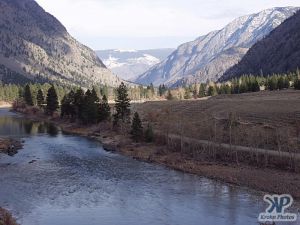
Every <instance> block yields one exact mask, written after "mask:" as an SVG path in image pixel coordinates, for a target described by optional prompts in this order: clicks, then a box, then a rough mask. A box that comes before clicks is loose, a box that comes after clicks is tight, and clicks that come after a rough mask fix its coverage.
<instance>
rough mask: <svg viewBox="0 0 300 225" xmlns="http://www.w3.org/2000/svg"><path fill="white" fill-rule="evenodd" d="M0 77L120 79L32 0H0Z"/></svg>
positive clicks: (21, 80) (9, 79)
mask: <svg viewBox="0 0 300 225" xmlns="http://www.w3.org/2000/svg"><path fill="white" fill-rule="evenodd" d="M0 79H1V81H2V82H3V83H24V82H28V81H32V82H57V83H62V84H73V85H80V86H85V87H87V86H90V85H92V84H108V85H111V86H115V85H117V84H118V83H120V79H119V78H118V77H117V76H115V75H113V74H112V73H111V72H110V71H109V70H108V69H107V68H106V67H105V65H104V64H103V63H102V61H101V60H100V59H99V58H98V57H97V55H96V54H95V53H94V51H92V50H91V49H89V48H88V47H86V46H84V45H82V44H80V43H79V42H78V41H76V40H75V39H74V38H73V37H71V36H70V34H68V32H67V30H66V28H65V27H64V26H63V25H62V24H61V23H60V22H59V21H58V20H57V19H56V18H54V17H53V16H52V15H50V14H49V13H47V12H45V11H44V10H43V9H42V8H41V7H40V6H39V5H38V4H37V3H36V2H35V1H34V0H0Z"/></svg>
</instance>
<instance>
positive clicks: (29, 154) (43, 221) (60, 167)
mask: <svg viewBox="0 0 300 225" xmlns="http://www.w3.org/2000/svg"><path fill="white" fill-rule="evenodd" d="M1 136H2V137H16V138H22V140H24V148H23V149H22V150H20V151H19V153H18V154H17V155H15V156H14V157H10V156H6V155H0V206H2V207H5V208H7V209H9V210H11V211H12V212H13V213H14V215H15V216H16V217H17V218H18V222H19V223H20V224H21V225H227V224H228V225H248V224H249V225H250V224H257V217H258V214H259V213H260V212H263V211H265V209H266V207H267V205H266V203H264V202H263V195H264V194H263V193H260V192H257V191H253V190H250V189H247V188H242V187H236V186H231V185H228V184H225V183H222V182H217V181H213V180H210V179H206V178H203V177H199V176H196V175H190V174H185V173H182V172H177V171H174V170H171V169H168V168H165V167H163V166H158V165H155V164H148V163H143V162H139V161H136V160H133V159H130V158H127V157H124V156H121V155H118V154H114V153H109V152H106V151H104V150H103V148H102V146H101V144H99V143H97V142H95V141H92V140H89V139H87V138H83V137H78V136H73V135H68V134H64V133H63V132H61V131H60V130H59V128H57V127H55V126H53V125H49V124H45V123H36V122H35V123H33V122H30V121H26V120H24V119H23V118H21V117H19V116H17V115H16V114H13V113H9V112H8V110H5V109H0V137H1ZM294 210H295V209H294ZM286 224H290V225H292V224H300V222H299V221H298V222H294V223H286Z"/></svg>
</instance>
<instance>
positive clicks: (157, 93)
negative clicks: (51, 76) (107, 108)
mask: <svg viewBox="0 0 300 225" xmlns="http://www.w3.org/2000/svg"><path fill="white" fill-rule="evenodd" d="M28 85H29V86H30V91H31V94H32V101H33V103H34V104H37V93H38V91H39V90H42V92H43V93H46V92H47V90H48V89H49V88H50V87H51V86H52V85H51V84H48V83H45V84H28ZM53 86H54V87H55V89H56V91H57V95H58V99H59V101H61V100H62V98H63V97H64V96H65V95H66V93H68V92H69V91H70V90H73V92H75V91H76V90H77V89H78V88H77V87H70V86H60V85H55V84H54V85H53ZM287 88H294V89H297V90H300V71H299V70H297V71H296V72H295V73H289V74H275V75H272V76H268V77H263V76H253V75H244V76H242V77H240V78H234V79H231V80H230V81H228V82H225V83H214V82H209V81H207V82H206V83H200V84H199V83H195V84H192V85H188V86H184V87H177V88H169V87H167V86H166V85H164V84H161V85H159V87H158V88H156V87H154V86H153V84H150V85H148V86H142V85H136V86H131V87H129V88H128V96H129V98H130V99H131V100H155V99H167V100H174V99H179V100H180V99H192V98H202V97H206V96H215V95H219V94H241V93H246V92H257V91H261V90H270V91H274V90H282V89H287ZM93 89H94V91H95V92H96V94H97V95H98V96H104V95H105V96H106V98H107V100H115V99H116V97H117V95H118V93H117V88H113V87H109V86H107V85H102V86H99V87H93ZM22 92H24V86H21V85H14V84H8V85H4V84H0V101H9V102H11V101H14V100H15V99H17V98H18V97H20V96H22V94H23V93H22Z"/></svg>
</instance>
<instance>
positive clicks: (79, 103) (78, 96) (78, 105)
mask: <svg viewBox="0 0 300 225" xmlns="http://www.w3.org/2000/svg"><path fill="white" fill-rule="evenodd" d="M83 105H84V92H83V90H82V89H81V88H79V89H78V90H77V91H76V93H75V95H74V106H75V112H76V113H75V114H76V116H77V119H79V120H82V119H83V116H82V113H83Z"/></svg>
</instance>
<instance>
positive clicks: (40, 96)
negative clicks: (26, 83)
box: [36, 89, 45, 108]
mask: <svg viewBox="0 0 300 225" xmlns="http://www.w3.org/2000/svg"><path fill="white" fill-rule="evenodd" d="M36 101H37V105H38V107H40V108H42V107H43V105H44V104H45V98H44V94H43V91H42V90H41V89H39V90H38V93H37V96H36Z"/></svg>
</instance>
